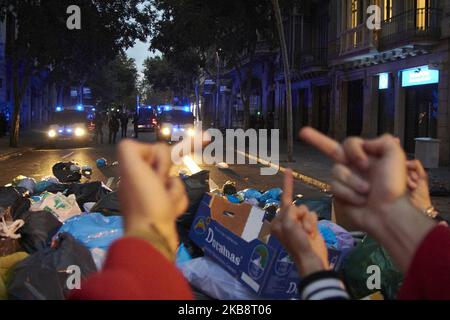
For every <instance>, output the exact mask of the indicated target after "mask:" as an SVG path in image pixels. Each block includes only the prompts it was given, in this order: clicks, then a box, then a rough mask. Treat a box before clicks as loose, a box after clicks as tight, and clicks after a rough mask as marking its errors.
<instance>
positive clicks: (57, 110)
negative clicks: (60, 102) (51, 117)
mask: <svg viewBox="0 0 450 320" xmlns="http://www.w3.org/2000/svg"><path fill="white" fill-rule="evenodd" d="M55 110H56V112H61V111H63V108H62V107H59V106H58V107H56V109H55Z"/></svg>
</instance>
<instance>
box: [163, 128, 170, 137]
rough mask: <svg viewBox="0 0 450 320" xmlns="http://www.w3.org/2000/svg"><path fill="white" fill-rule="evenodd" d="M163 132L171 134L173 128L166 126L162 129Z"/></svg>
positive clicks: (166, 134) (167, 134) (165, 134)
mask: <svg viewBox="0 0 450 320" xmlns="http://www.w3.org/2000/svg"><path fill="white" fill-rule="evenodd" d="M161 133H162V134H163V135H164V136H170V134H171V130H170V128H168V127H164V128H162V129H161Z"/></svg>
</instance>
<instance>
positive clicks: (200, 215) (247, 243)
mask: <svg viewBox="0 0 450 320" xmlns="http://www.w3.org/2000/svg"><path fill="white" fill-rule="evenodd" d="M264 214H265V212H264V210H262V209H260V208H258V207H253V206H251V205H250V204H246V203H243V204H234V203H231V202H229V201H227V200H226V199H224V198H222V197H218V196H210V195H205V196H204V198H203V200H202V202H201V203H200V206H199V209H198V211H197V214H196V217H195V219H194V223H193V224H192V227H191V230H190V233H189V237H190V238H191V239H192V241H194V243H196V244H197V245H198V246H199V247H200V248H202V249H203V250H204V252H205V255H207V256H209V257H211V258H213V259H214V260H215V261H216V262H217V263H219V264H220V265H221V266H222V267H223V268H224V269H225V270H227V271H228V272H229V273H230V274H231V275H233V276H235V277H236V278H237V279H238V280H239V281H240V282H242V283H243V284H244V285H246V286H247V287H249V288H250V289H251V290H253V291H254V292H255V293H256V294H257V295H259V296H260V297H262V298H270V299H297V298H299V296H298V290H297V285H298V283H299V281H300V278H299V275H298V273H297V270H296V268H295V265H294V263H293V261H292V260H291V258H290V257H289V254H288V253H287V252H286V251H285V250H284V249H283V247H282V246H281V244H280V243H279V242H278V240H277V239H276V238H275V237H272V236H270V237H269V235H270V224H269V223H268V222H267V221H264ZM267 239H268V240H267ZM341 256H342V253H341V252H339V251H337V250H331V249H330V250H329V258H330V262H331V263H332V265H336V264H339V263H340V261H341V259H340V258H341Z"/></svg>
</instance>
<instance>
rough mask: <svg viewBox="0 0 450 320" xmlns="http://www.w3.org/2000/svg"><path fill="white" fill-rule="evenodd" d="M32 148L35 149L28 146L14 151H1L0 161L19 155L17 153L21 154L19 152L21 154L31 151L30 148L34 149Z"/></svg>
mask: <svg viewBox="0 0 450 320" xmlns="http://www.w3.org/2000/svg"><path fill="white" fill-rule="evenodd" d="M34 149H35V148H31V147H30V148H22V149H19V150H15V151H11V152H5V153H1V154H0V161H5V160H8V159H10V158H13V157H16V156H19V155H21V154H23V153H26V152H29V151H32V150H34Z"/></svg>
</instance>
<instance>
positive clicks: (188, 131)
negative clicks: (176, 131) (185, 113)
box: [187, 128, 195, 137]
mask: <svg viewBox="0 0 450 320" xmlns="http://www.w3.org/2000/svg"><path fill="white" fill-rule="evenodd" d="M187 134H188V136H189V137H193V136H195V130H194V129H193V128H189V129H188V130H187Z"/></svg>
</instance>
